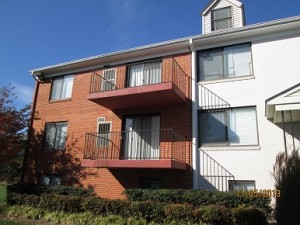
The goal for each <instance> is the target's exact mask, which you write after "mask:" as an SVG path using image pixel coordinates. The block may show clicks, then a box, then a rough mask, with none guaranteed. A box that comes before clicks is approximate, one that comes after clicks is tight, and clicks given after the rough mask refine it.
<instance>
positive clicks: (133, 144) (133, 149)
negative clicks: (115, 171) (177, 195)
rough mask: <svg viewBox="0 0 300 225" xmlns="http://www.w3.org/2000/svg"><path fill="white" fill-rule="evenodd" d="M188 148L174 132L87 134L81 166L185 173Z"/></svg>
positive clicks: (148, 131)
mask: <svg viewBox="0 0 300 225" xmlns="http://www.w3.org/2000/svg"><path fill="white" fill-rule="evenodd" d="M188 149H189V146H188V143H187V141H186V138H185V137H184V136H182V135H181V134H178V133H177V132H175V131H173V130H172V129H160V130H153V129H151V130H130V131H117V132H109V133H87V134H86V137H85V150H84V157H83V160H82V162H81V166H82V167H98V168H111V169H112V168H131V169H134V168H144V169H147V168H148V169H151V168H152V169H180V170H185V169H187V163H186V160H187V156H188V154H187V153H188V152H187V151H188Z"/></svg>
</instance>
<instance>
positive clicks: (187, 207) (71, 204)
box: [7, 187, 266, 225]
mask: <svg viewBox="0 0 300 225" xmlns="http://www.w3.org/2000/svg"><path fill="white" fill-rule="evenodd" d="M69 189H71V187H69ZM69 189H68V188H67V190H69ZM18 190H19V189H18ZM52 190H53V193H49V192H50V191H45V190H44V191H43V193H42V192H40V191H39V192H38V195H32V194H26V193H24V192H23V193H21V192H20V191H18V192H12V189H9V192H8V194H7V204H8V205H24V206H30V207H35V208H39V209H42V210H47V211H50V212H56V213H59V212H61V213H91V214H92V215H95V216H100V217H107V216H111V215H117V216H121V217H123V218H129V217H131V218H138V219H140V220H144V221H147V222H148V223H151V222H153V223H154V222H155V223H174V222H175V223H179V224H188V223H189V224H193V223H203V222H204V223H207V224H211V225H215V224H218V225H229V224H232V225H248V224H256V225H265V224H266V216H265V212H264V211H262V210H260V209H259V208H257V207H254V206H251V205H249V204H248V205H247V204H241V205H240V206H239V207H228V205H229V206H233V205H234V204H238V203H237V202H238V201H237V200H236V199H235V198H234V197H232V198H229V197H228V196H227V195H226V194H225V193H223V194H221V192H218V193H213V192H203V191H196V192H195V191H187V190H186V191H185V192H184V191H183V190H161V193H163V194H159V191H156V192H153V196H152V197H153V198H152V199H151V200H149V199H148V200H144V199H145V198H144V199H143V200H139V201H136V200H135V201H133V199H132V198H131V199H130V198H129V200H109V199H101V198H99V197H96V196H94V195H91V196H83V197H81V196H79V195H77V194H78V193H79V192H76V191H71V190H70V191H68V192H65V191H64V192H60V191H58V189H52ZM59 190H61V189H59ZM151 192H152V191H150V190H146V191H145V193H147V194H149V193H151ZM178 192H181V194H182V195H181V196H174V197H173V196H168V195H167V194H166V193H169V194H170V193H172V194H174V193H177V194H178ZM197 192H198V193H197ZM31 193H32V192H31ZM57 193H63V194H64V195H62V194H57ZM66 193H67V194H66ZM69 193H76V195H72V194H69ZM130 193H134V196H137V195H139V196H140V197H139V198H140V199H142V198H141V197H143V195H142V193H143V191H140V190H136V192H134V191H131V192H130ZM199 193H202V195H201V194H199ZM196 194H197V195H198V196H199V198H198V199H194V202H193V203H190V202H184V199H189V198H190V200H191V197H190V196H192V195H196ZM227 194H228V193H227ZM187 196H189V198H187ZM209 196H210V197H211V198H209ZM218 196H220V199H219V200H218V199H217V197H218ZM230 196H231V195H230ZM158 197H159V199H160V201H158V200H153V199H158ZM200 197H201V198H200ZM170 199H176V201H177V202H168V201H170ZM200 200H201V201H200ZM229 200H230V201H229ZM250 200H251V199H250ZM179 201H182V202H179ZM199 202H201V204H199ZM204 202H206V204H205V203H204ZM211 202H213V204H211ZM241 202H243V203H247V202H246V201H245V200H244V201H241ZM250 202H251V201H250ZM246 205H247V206H246Z"/></svg>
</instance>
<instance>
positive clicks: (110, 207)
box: [106, 199, 130, 217]
mask: <svg viewBox="0 0 300 225" xmlns="http://www.w3.org/2000/svg"><path fill="white" fill-rule="evenodd" d="M106 209H107V213H108V214H111V215H119V216H122V217H128V216H129V215H130V202H129V201H127V200H117V199H116V200H109V201H107V204H106Z"/></svg>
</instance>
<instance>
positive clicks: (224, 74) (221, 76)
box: [197, 42, 253, 82]
mask: <svg viewBox="0 0 300 225" xmlns="http://www.w3.org/2000/svg"><path fill="white" fill-rule="evenodd" d="M243 46H245V47H248V49H249V51H248V53H249V54H250V62H249V63H248V64H249V65H248V67H249V68H248V69H249V74H239V73H237V74H234V75H230V73H229V71H230V69H233V70H234V68H235V67H233V68H231V67H230V64H229V62H228V61H229V60H227V61H226V59H228V58H226V57H225V55H226V52H227V50H228V49H232V50H233V49H234V48H236V47H243ZM213 52H220V53H221V60H222V62H221V65H220V66H221V67H222V68H221V69H222V70H221V71H215V74H216V78H210V75H208V74H205V73H204V72H205V71H203V77H202V74H201V71H202V68H201V60H200V59H201V58H200V57H201V54H202V55H205V54H206V53H207V54H209V53H210V54H212V53H213ZM232 55H233V56H234V55H235V54H232ZM197 64H198V66H197V70H198V72H197V76H198V81H199V82H211V81H217V80H230V79H240V78H243V77H249V76H253V58H252V44H251V43H250V42H247V43H240V44H235V45H228V46H223V47H216V48H210V49H202V50H199V51H198V52H197ZM236 68H241V67H236ZM207 75H208V76H207ZM207 78H208V79H207Z"/></svg>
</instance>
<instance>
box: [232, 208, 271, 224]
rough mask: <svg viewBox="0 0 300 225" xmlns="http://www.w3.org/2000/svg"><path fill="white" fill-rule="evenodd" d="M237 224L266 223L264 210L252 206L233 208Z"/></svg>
mask: <svg viewBox="0 0 300 225" xmlns="http://www.w3.org/2000/svg"><path fill="white" fill-rule="evenodd" d="M235 219H236V224H237V225H253V224H255V225H268V222H267V218H266V216H265V214H264V212H263V211H262V210H260V209H257V208H254V207H239V208H237V209H236V210H235Z"/></svg>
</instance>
